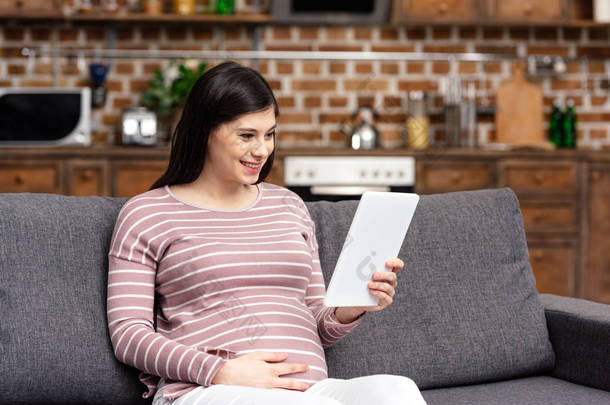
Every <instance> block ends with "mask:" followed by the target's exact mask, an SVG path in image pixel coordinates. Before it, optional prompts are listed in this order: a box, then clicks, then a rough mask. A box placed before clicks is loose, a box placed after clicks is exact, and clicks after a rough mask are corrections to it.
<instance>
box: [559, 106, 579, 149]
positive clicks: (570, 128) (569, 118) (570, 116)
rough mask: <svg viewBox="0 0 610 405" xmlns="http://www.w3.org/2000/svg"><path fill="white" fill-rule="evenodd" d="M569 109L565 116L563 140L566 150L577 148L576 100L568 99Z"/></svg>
mask: <svg viewBox="0 0 610 405" xmlns="http://www.w3.org/2000/svg"><path fill="white" fill-rule="evenodd" d="M566 105H567V108H566V112H565V114H564V116H563V139H562V146H563V147H564V148H570V149H574V148H576V111H575V110H574V100H572V99H568V101H567V102H566Z"/></svg>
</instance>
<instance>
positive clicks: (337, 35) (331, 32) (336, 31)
mask: <svg viewBox="0 0 610 405" xmlns="http://www.w3.org/2000/svg"><path fill="white" fill-rule="evenodd" d="M346 35H347V29H346V28H345V27H326V38H327V39H330V40H337V39H345V38H346Z"/></svg>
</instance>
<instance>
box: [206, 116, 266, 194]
mask: <svg viewBox="0 0 610 405" xmlns="http://www.w3.org/2000/svg"><path fill="white" fill-rule="evenodd" d="M275 128H276V122H275V113H274V109H273V107H269V108H267V109H265V110H261V111H256V112H252V113H248V114H244V115H241V116H239V117H238V118H237V119H235V120H233V121H231V122H226V123H224V124H222V125H220V126H219V127H218V128H217V129H216V130H215V131H212V133H211V134H210V137H209V139H208V148H207V152H206V157H205V163H204V171H206V172H207V171H209V172H211V173H210V174H213V175H214V176H216V178H218V179H222V180H226V181H231V182H238V183H240V184H254V183H256V181H257V180H258V177H259V174H260V171H261V169H262V167H263V165H264V164H265V162H266V161H267V158H268V157H269V155H271V153H272V152H273V149H274V147H275Z"/></svg>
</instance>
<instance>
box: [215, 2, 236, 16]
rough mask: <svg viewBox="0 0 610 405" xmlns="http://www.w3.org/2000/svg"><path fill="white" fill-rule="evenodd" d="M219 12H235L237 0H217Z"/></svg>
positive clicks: (217, 11)
mask: <svg viewBox="0 0 610 405" xmlns="http://www.w3.org/2000/svg"><path fill="white" fill-rule="evenodd" d="M216 13H217V14H234V13H235V0H216Z"/></svg>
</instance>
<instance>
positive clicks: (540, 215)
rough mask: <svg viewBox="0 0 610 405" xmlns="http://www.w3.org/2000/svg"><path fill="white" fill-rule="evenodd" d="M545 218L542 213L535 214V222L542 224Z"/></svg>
mask: <svg viewBox="0 0 610 405" xmlns="http://www.w3.org/2000/svg"><path fill="white" fill-rule="evenodd" d="M542 218H544V214H543V213H542V212H540V211H536V212H535V213H534V222H540V221H541V220H542Z"/></svg>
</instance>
